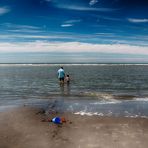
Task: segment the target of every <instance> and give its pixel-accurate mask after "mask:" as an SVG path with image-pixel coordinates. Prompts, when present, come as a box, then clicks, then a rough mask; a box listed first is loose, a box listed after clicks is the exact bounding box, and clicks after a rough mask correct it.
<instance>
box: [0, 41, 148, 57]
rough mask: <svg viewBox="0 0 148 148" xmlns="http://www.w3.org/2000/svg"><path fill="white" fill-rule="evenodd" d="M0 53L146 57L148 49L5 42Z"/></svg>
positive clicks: (66, 43) (112, 45) (120, 45)
mask: <svg viewBox="0 0 148 148" xmlns="http://www.w3.org/2000/svg"><path fill="white" fill-rule="evenodd" d="M0 52H66V53H73V52H75V53H80V52H85V53H86V52H91V53H118V54H134V55H138V54H141V55H148V47H142V46H132V45H126V44H91V43H82V42H45V41H35V42H27V43H25V42H19V43H6V42H5V43H0Z"/></svg>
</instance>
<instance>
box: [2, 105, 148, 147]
mask: <svg viewBox="0 0 148 148" xmlns="http://www.w3.org/2000/svg"><path fill="white" fill-rule="evenodd" d="M55 116H59V117H64V118H65V119H66V120H67V122H66V123H63V124H62V125H56V124H54V123H51V122H42V119H45V118H52V117H55ZM147 125H148V119H145V118H128V117H99V116H86V115H84V116H81V115H74V114H70V113H51V112H49V114H48V115H45V113H44V110H43V109H37V108H31V107H27V106H25V107H19V108H14V109H10V110H8V111H5V112H0V147H2V148H20V147H21V148H41V147H42V148H49V147H53V148H60V147H61V146H62V147H64V148H84V147H85V148H94V147H97V148H98V147H100V148H108V147H109V148H115V147H120V148H125V147H126V148H139V147H140V148H147V145H148V126H147Z"/></svg>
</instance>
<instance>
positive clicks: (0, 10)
mask: <svg viewBox="0 0 148 148" xmlns="http://www.w3.org/2000/svg"><path fill="white" fill-rule="evenodd" d="M9 11H10V9H9V8H7V7H0V15H3V14H6V13H8V12H9Z"/></svg>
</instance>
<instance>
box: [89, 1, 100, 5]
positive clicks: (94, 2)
mask: <svg viewBox="0 0 148 148" xmlns="http://www.w3.org/2000/svg"><path fill="white" fill-rule="evenodd" d="M97 2H98V0H91V1H90V2H89V5H90V6H92V5H95V4H96V3H97Z"/></svg>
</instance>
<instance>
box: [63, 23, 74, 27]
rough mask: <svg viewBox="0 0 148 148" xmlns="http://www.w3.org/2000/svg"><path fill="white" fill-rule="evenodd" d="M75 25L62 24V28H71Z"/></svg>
mask: <svg viewBox="0 0 148 148" xmlns="http://www.w3.org/2000/svg"><path fill="white" fill-rule="evenodd" d="M71 26H73V24H62V25H61V27H71Z"/></svg>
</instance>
